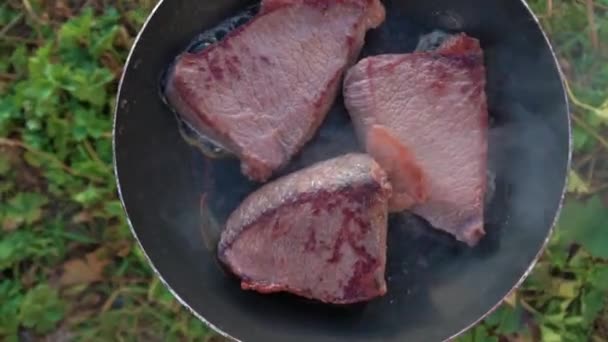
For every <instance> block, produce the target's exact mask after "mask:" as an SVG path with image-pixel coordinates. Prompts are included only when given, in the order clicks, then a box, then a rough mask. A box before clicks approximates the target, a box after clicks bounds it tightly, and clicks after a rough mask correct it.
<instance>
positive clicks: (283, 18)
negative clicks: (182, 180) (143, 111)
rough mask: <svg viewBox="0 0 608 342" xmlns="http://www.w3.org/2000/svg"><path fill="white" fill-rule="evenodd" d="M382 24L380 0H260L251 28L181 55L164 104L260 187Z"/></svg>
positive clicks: (323, 109)
mask: <svg viewBox="0 0 608 342" xmlns="http://www.w3.org/2000/svg"><path fill="white" fill-rule="evenodd" d="M383 21H384V7H383V6H382V4H381V3H380V1H379V0H340V1H318V0H264V1H262V6H261V9H260V12H259V14H258V15H257V16H256V17H255V18H254V19H252V20H251V21H250V22H249V23H247V24H245V25H243V26H241V27H239V28H238V29H236V30H235V31H233V32H231V33H230V34H228V36H227V37H226V38H225V39H223V40H222V41H220V42H219V43H217V44H214V45H212V46H210V47H208V48H206V49H204V50H203V51H201V52H198V53H185V54H183V55H181V56H180V57H179V58H178V59H177V61H176V63H175V65H174V67H173V68H172V71H171V72H170V74H169V77H168V83H167V87H166V95H167V99H168V101H169V102H170V104H171V105H172V106H173V107H174V108H175V109H176V111H177V112H178V113H179V114H180V115H181V117H182V118H183V119H184V120H185V121H186V122H187V123H189V124H190V125H191V126H192V127H193V128H194V129H195V130H197V131H198V132H199V133H201V134H202V135H204V136H206V137H208V138H209V139H211V140H213V141H215V142H216V143H218V144H219V145H221V146H223V147H224V148H225V149H227V150H229V151H230V152H232V153H234V154H236V155H237V156H238V157H239V158H240V160H241V162H242V170H243V173H244V174H245V175H247V176H248V177H249V178H251V179H253V180H257V181H265V180H267V179H268V178H269V177H270V176H271V175H272V173H273V172H274V171H275V170H277V169H279V168H281V167H282V166H284V165H285V164H286V163H287V162H288V161H289V160H290V158H291V157H292V156H293V155H294V154H296V153H297V152H298V151H299V150H300V149H301V148H302V146H303V145H304V144H305V143H306V142H307V141H309V140H310V139H311V138H312V137H313V135H314V134H315V132H316V130H317V129H318V127H319V126H320V125H321V123H322V121H323V120H324V118H325V116H326V114H327V112H328V111H329V109H330V107H331V105H332V104H333V102H334V100H335V97H336V95H337V92H338V89H339V87H340V83H341V80H342V75H343V73H344V71H345V70H346V68H347V67H348V66H350V65H351V63H353V62H354V60H355V58H356V57H357V55H358V54H359V51H360V50H361V47H362V46H363V42H364V38H365V33H366V31H367V30H368V29H370V28H373V27H377V26H378V25H380V24H381V23H382V22H383Z"/></svg>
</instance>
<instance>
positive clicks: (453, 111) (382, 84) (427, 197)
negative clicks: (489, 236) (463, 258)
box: [344, 34, 488, 245]
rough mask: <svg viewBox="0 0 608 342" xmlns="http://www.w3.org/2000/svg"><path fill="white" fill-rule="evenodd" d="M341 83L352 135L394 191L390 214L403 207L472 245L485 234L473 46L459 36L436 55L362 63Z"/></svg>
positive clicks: (479, 84) (480, 68)
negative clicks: (353, 128)
mask: <svg viewBox="0 0 608 342" xmlns="http://www.w3.org/2000/svg"><path fill="white" fill-rule="evenodd" d="M344 84H345V90H344V94H345V101H346V106H347V108H348V110H349V112H350V115H351V116H352V118H353V121H354V124H355V127H356V130H357V133H358V135H359V137H360V138H361V139H362V141H363V142H364V143H365V145H366V147H367V149H368V151H369V153H370V154H372V155H373V156H374V157H375V158H376V159H377V160H378V162H379V163H380V165H382V167H383V168H385V169H386V171H387V173H388V175H389V179H390V181H391V183H392V185H393V188H394V189H393V191H394V192H395V196H394V197H393V199H392V202H391V209H393V210H401V209H405V208H410V209H411V210H412V211H413V212H414V213H416V214H418V215H420V216H422V217H423V218H425V219H426V220H427V221H429V223H431V225H433V226H434V227H436V228H438V229H442V230H445V231H446V232H449V233H451V234H453V235H454V236H455V237H456V238H457V239H459V240H461V241H463V242H466V243H468V244H469V245H475V244H476V243H477V242H478V241H479V239H480V238H481V237H482V236H483V235H484V234H485V232H484V227H483V226H484V222H483V209H484V208H483V206H484V195H485V190H486V168H487V149H488V141H487V130H488V110H487V104H486V95H485V85H486V73H485V67H484V62H483V52H482V50H481V48H480V45H479V42H478V41H477V40H476V39H473V38H470V37H467V36H466V35H464V34H460V35H456V36H452V37H451V38H449V39H448V40H446V41H445V42H443V44H442V45H441V46H440V47H439V48H438V49H437V50H435V51H425V52H414V53H411V54H405V55H383V56H376V57H371V58H367V59H364V60H362V61H361V62H360V63H358V64H357V65H356V66H355V67H353V68H352V69H351V70H350V71H349V72H348V74H347V76H346V78H345V82H344Z"/></svg>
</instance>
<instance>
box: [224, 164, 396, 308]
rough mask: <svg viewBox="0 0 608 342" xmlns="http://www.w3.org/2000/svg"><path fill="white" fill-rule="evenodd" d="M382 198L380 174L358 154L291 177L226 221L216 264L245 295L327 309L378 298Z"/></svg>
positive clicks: (382, 287) (381, 289)
mask: <svg viewBox="0 0 608 342" xmlns="http://www.w3.org/2000/svg"><path fill="white" fill-rule="evenodd" d="M390 192H391V188H390V185H389V184H388V180H387V177H386V174H385V173H384V171H383V170H382V169H381V168H380V167H379V165H378V164H377V163H376V162H375V161H374V160H373V159H372V158H371V157H369V156H368V155H365V154H348V155H345V156H342V157H338V158H335V159H331V160H329V161H325V162H321V163H318V164H316V165H313V166H311V167H309V168H307V169H304V170H301V171H299V172H295V173H292V174H290V175H288V176H285V177H283V178H280V179H279V180H277V181H274V182H272V183H269V184H267V185H265V186H263V187H262V188H261V189H260V190H258V191H256V192H255V193H253V194H252V195H250V196H249V197H248V198H247V199H246V200H245V201H244V202H243V203H242V205H241V206H240V207H239V208H238V209H237V210H236V211H235V212H234V213H233V214H232V215H231V216H230V218H229V219H228V223H227V225H226V228H225V230H224V233H223V235H222V239H221V241H220V244H219V258H220V260H221V261H222V262H223V263H224V264H226V265H227V266H228V268H230V270H232V272H233V273H234V274H236V275H237V276H238V277H239V278H241V280H242V282H241V286H242V288H243V289H247V290H255V291H258V292H262V293H273V292H290V293H293V294H296V295H299V296H303V297H306V298H310V299H316V300H319V301H323V302H326V303H333V304H351V303H356V302H361V301H367V300H371V299H373V298H375V297H378V296H382V295H384V294H385V293H386V283H385V280H384V272H385V265H386V231H387V216H388V198H389V196H390Z"/></svg>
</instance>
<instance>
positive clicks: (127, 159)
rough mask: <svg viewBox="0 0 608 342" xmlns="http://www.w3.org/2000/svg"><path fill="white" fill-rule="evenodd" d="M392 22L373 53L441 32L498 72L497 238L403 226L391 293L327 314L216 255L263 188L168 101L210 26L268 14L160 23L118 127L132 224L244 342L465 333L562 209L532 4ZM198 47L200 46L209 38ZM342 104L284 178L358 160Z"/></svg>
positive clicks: (457, 9) (124, 92) (559, 101)
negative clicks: (167, 87)
mask: <svg viewBox="0 0 608 342" xmlns="http://www.w3.org/2000/svg"><path fill="white" fill-rule="evenodd" d="M383 3H384V4H385V6H386V8H387V21H386V22H385V24H384V25H383V26H381V27H380V28H379V29H377V30H374V31H372V32H370V33H369V34H368V36H367V40H366V41H367V43H366V46H365V48H364V50H363V52H362V57H365V56H369V55H376V54H381V53H405V52H411V51H413V50H414V49H415V48H416V46H417V44H418V41H419V37H420V36H421V35H423V34H426V33H429V32H431V31H433V30H435V29H441V30H445V31H448V32H460V31H464V32H466V33H468V34H470V35H471V36H474V37H476V38H479V39H480V41H481V43H482V46H483V48H484V52H485V59H486V68H487V70H488V87H487V94H488V101H489V108H490V115H491V120H492V126H491V129H490V152H489V158H490V160H489V166H490V170H491V173H492V174H493V175H494V176H495V177H494V179H495V193H494V194H493V196H492V198H491V202H490V203H489V204H488V206H487V210H486V215H485V220H486V230H487V231H488V236H487V237H486V238H485V239H484V240H483V241H482V242H481V244H480V245H479V246H478V247H476V248H474V249H470V248H468V247H465V246H463V245H462V244H460V243H457V242H456V241H454V240H453V239H452V238H451V237H449V236H446V235H444V234H442V233H440V232H438V231H436V230H432V229H429V228H428V227H427V225H426V223H425V222H423V221H422V220H420V219H418V218H417V217H415V216H412V215H407V214H401V215H393V216H392V217H391V219H390V226H389V246H388V251H389V252H388V253H389V255H388V268H387V274H386V277H387V282H388V287H389V293H388V294H387V295H386V296H385V297H383V298H381V299H378V300H375V301H372V302H370V303H367V304H362V305H356V306H349V307H340V308H337V307H329V306H326V305H321V304H317V303H313V302H310V301H306V300H302V299H299V298H296V297H293V296H290V295H272V296H264V295H258V294H255V293H252V292H243V291H241V290H240V288H239V284H238V281H236V280H235V279H233V278H232V277H230V276H229V275H227V274H225V273H224V272H223V271H222V269H221V267H220V265H219V264H218V262H217V260H216V258H215V248H216V247H215V246H216V241H217V239H218V236H219V233H220V232H221V227H222V224H223V222H225V220H226V218H227V217H228V215H229V214H230V213H231V212H232V210H234V209H235V208H236V206H238V204H239V203H240V202H241V201H242V200H243V198H244V197H245V196H247V195H248V194H249V193H251V192H252V191H254V190H255V189H256V188H257V187H259V184H255V183H251V182H249V181H247V180H246V179H245V178H244V177H243V176H242V175H241V172H240V166H239V162H238V161H236V160H233V159H230V158H209V157H207V156H206V155H205V154H203V153H201V149H200V148H197V147H195V146H193V145H191V144H188V143H187V142H186V141H185V140H184V139H183V137H182V134H181V133H180V129H179V128H178V125H177V123H176V121H175V118H174V116H173V115H172V113H171V110H170V109H169V108H168V107H167V106H166V104H165V103H163V101H162V98H161V96H159V92H158V89H159V87H158V85H159V83H160V82H161V79H162V75H163V72H164V71H165V70H166V68H167V66H168V65H170V63H171V61H172V60H173V58H175V56H176V55H177V54H179V53H180V52H181V51H183V50H184V49H187V48H190V49H197V48H204V46H197V45H196V44H194V45H193V44H192V39H193V38H194V37H196V36H197V35H198V34H200V33H201V32H205V31H207V30H208V29H210V28H211V27H215V26H217V25H218V24H219V23H221V22H222V21H224V20H225V19H227V18H230V17H234V16H235V15H237V14H238V13H242V11H244V10H246V9H248V8H250V7H249V6H251V5H255V4H254V3H252V2H249V1H238V0H229V1H225V0H223V1H219V0H218V1H205V2H199V1H194V0H171V1H164V2H162V3H161V4H160V5H159V7H158V8H157V9H156V11H155V13H154V14H153V15H152V17H151V18H150V20H149V22H148V24H147V26H146V28H145V29H144V30H143V32H142V34H141V37H140V39H139V41H138V43H137V45H136V47H135V48H134V51H133V53H132V56H131V58H130V60H129V64H128V66H127V68H126V72H125V76H124V80H123V83H122V88H121V92H120V94H119V100H118V103H119V105H118V110H117V117H116V125H115V158H116V170H117V177H118V181H119V188H120V191H121V196H122V199H123V202H124V204H125V208H126V210H127V213H128V215H129V218H130V222H131V224H132V227H133V230H134V232H135V234H136V236H137V237H138V238H139V240H140V242H141V244H142V246H143V248H144V250H145V252H146V254H147V255H148V256H149V258H150V260H151V262H152V264H153V266H154V268H155V269H156V270H157V271H158V272H159V274H160V276H161V277H162V278H163V279H164V280H165V281H166V282H167V284H168V285H169V286H170V287H171V288H172V290H173V291H174V292H175V294H176V295H177V296H178V297H179V298H180V299H181V300H183V302H184V303H185V304H186V305H187V306H189V307H190V308H191V309H192V310H193V311H194V312H195V313H196V314H198V315H199V316H201V317H203V318H204V319H205V320H206V321H208V322H209V323H211V324H212V325H214V326H215V327H216V328H218V329H220V330H221V331H223V332H225V333H227V334H229V335H230V336H232V337H234V338H236V339H239V340H245V341H268V340H270V341H273V340H290V341H310V340H315V341H342V340H344V341H347V340H349V341H350V340H366V341H369V340H371V341H403V340H408V341H435V340H442V339H445V338H448V337H450V336H452V335H454V334H455V333H457V332H459V331H460V330H462V329H464V328H465V327H467V326H468V325H470V324H471V323H473V322H474V321H476V320H477V319H479V318H480V317H481V316H482V315H483V314H484V313H486V312H487V311H488V310H490V309H491V308H492V307H493V306H494V305H495V304H496V303H498V302H499V301H500V300H501V298H502V297H503V296H504V295H505V294H506V293H507V292H508V291H509V290H510V289H511V288H512V287H513V286H514V285H515V284H516V283H517V282H518V281H519V280H520V278H521V277H522V276H523V275H524V273H525V272H526V271H527V270H528V268H529V266H530V264H531V263H532V262H533V260H534V259H535V257H536V256H537V253H538V252H539V250H540V249H541V247H542V245H543V243H544V242H545V239H546V237H547V235H548V233H549V231H550V228H551V225H552V223H553V221H554V218H555V215H556V213H557V211H558V207H559V205H560V201H561V197H562V193H563V187H564V179H565V174H566V170H567V165H568V160H569V137H568V135H569V125H568V112H567V105H566V103H565V98H564V96H563V89H562V84H561V82H560V78H559V74H558V70H557V67H556V65H555V60H554V58H553V55H552V53H551V51H550V48H549V47H548V45H547V43H546V41H545V38H544V36H543V35H542V32H541V31H540V30H539V28H538V25H537V23H536V22H535V21H534V20H533V18H532V17H531V15H530V13H529V11H528V10H527V8H526V7H525V6H524V5H523V3H520V2H517V1H510V0H504V1H492V2H488V1H484V0H461V1H450V0H445V1H441V0H436V1H411V0H403V1H397V0H392V1H390V0H385V1H383ZM199 38H200V37H199ZM199 42H200V39H199ZM359 149H360V148H359V145H358V144H357V141H356V139H355V136H354V132H353V130H352V127H351V124H350V121H349V118H348V114H347V112H346V110H345V108H344V105H343V99H342V98H341V97H340V98H338V99H337V100H336V103H335V104H334V106H333V108H332V110H331V112H330V113H329V115H328V118H327V120H326V122H325V123H324V124H323V126H322V128H321V130H320V131H319V133H318V134H317V136H316V137H315V139H314V140H313V141H312V142H311V143H310V144H308V145H307V146H306V147H305V149H304V150H303V151H302V153H301V154H299V155H298V156H297V157H296V158H295V159H294V160H293V161H292V163H291V164H290V165H289V166H288V167H287V169H285V170H283V171H282V174H285V173H288V172H292V171H294V170H297V169H300V168H303V167H305V166H307V165H310V164H312V163H314V162H317V161H320V160H325V159H328V158H331V157H334V156H338V155H341V154H344V153H347V152H351V151H358V150H359Z"/></svg>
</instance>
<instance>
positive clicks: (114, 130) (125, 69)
mask: <svg viewBox="0 0 608 342" xmlns="http://www.w3.org/2000/svg"><path fill="white" fill-rule="evenodd" d="M519 2H520V3H521V4H522V5H523V6H524V8H525V9H526V11H527V12H528V15H529V16H531V18H533V19H534V22H535V24H536V27H537V29H538V30H539V31H540V32H541V34H542V36H543V39H544V41H545V45H546V46H547V47H548V48H549V51H550V52H551V56H552V59H553V64H554V67H555V69H556V71H557V72H558V74H559V78H560V83H561V88H562V96H563V97H564V103H565V110H566V112H567V120H566V121H567V135H568V156H567V163H566V170H567V171H566V175H565V179H564V181H563V189H562V193H561V196H560V199H559V204H558V207H557V210H556V212H555V216H554V218H553V222H552V223H551V226H550V227H549V230H548V233H547V237H546V238H545V240H544V241H543V244H542V245H541V247H540V249H539V251H538V253H537V254H536V256H535V257H534V258H533V259H532V261H531V262H530V265H529V266H528V268H527V269H526V270H525V272H524V273H523V274H522V276H521V277H520V278H519V280H518V281H517V282H516V283H515V284H514V285H513V286H512V287H511V289H510V290H509V291H507V293H506V294H505V295H504V296H503V297H502V299H501V300H500V301H499V302H498V303H496V304H495V305H494V306H492V307H491V308H490V309H489V310H488V311H487V312H486V313H485V314H483V315H482V316H481V317H479V318H478V319H477V320H475V321H473V322H472V323H470V324H469V325H467V326H466V327H464V328H463V329H461V330H460V331H458V332H457V333H455V334H453V335H452V336H450V337H448V338H446V339H444V340H443V342H447V341H452V340H454V339H456V338H458V337H460V336H462V335H463V334H465V333H466V332H468V331H469V330H470V329H472V328H473V327H475V326H476V325H478V324H479V323H480V322H481V321H483V320H484V319H486V318H487V317H488V316H489V315H491V314H492V313H493V312H495V311H496V310H497V309H498V308H499V307H500V305H502V304H503V302H504V300H505V298H507V297H509V296H510V295H511V294H512V293H514V292H515V291H516V290H517V289H518V288H520V287H521V285H522V284H523V282H524V281H525V280H526V279H527V278H528V277H529V275H530V274H531V273H532V271H533V270H534V268H535V266H536V265H537V263H538V261H539V259H540V258H541V257H542V255H543V254H544V252H545V250H546V249H547V246H548V244H549V242H550V240H551V237H552V236H553V234H554V232H555V228H556V226H557V223H558V220H559V218H560V215H561V211H562V209H563V206H564V202H565V198H566V195H567V184H568V170H570V168H571V166H572V152H573V146H572V144H573V142H572V119H571V114H570V108H571V105H570V101H569V97H568V94H567V92H566V88H565V75H564V73H563V70H562V67H561V65H560V63H559V60H558V57H557V55H556V53H555V49H554V47H553V45H552V43H551V40H550V39H549V37H548V35H547V33H546V32H545V30H544V29H543V27H542V25H541V23H540V21H539V19H538V17H537V16H536V15H535V14H534V12H533V11H532V9H531V8H530V6H529V5H528V3H527V2H526V1H525V0H519ZM164 3H165V0H159V1H158V3H157V4H156V5H155V6H154V8H153V9H152V10H151V11H150V14H149V15H148V16H147V18H146V20H145V22H144V23H143V25H142V26H141V28H140V29H139V32H138V34H137V36H136V37H135V39H134V41H133V44H132V46H131V49H130V50H129V54H128V56H127V59H126V60H125V63H124V67H123V71H122V74H121V77H120V80H119V83H118V90H117V93H116V94H117V97H116V99H117V101H116V104H115V106H114V118H113V123H112V163H113V172H114V178H115V181H116V187H117V192H118V197H119V199H120V203H121V206H122V209H123V211H124V214H125V216H126V217H125V218H126V222H127V225H128V226H129V230H130V231H131V234H132V235H133V237H134V238H135V240H136V242H137V244H138V246H139V247H140V249H141V251H142V253H143V255H144V257H145V259H146V261H147V264H148V265H149V266H150V267H151V269H152V271H153V272H154V274H155V275H156V277H158V279H159V280H160V282H161V283H162V284H163V286H165V288H166V289H167V290H168V291H169V292H170V293H171V294H172V295H173V297H174V298H175V299H176V300H177V301H178V302H179V303H180V304H181V305H182V306H184V307H185V308H186V309H187V310H188V311H190V313H191V314H192V315H194V316H195V317H196V318H197V319H198V320H200V321H201V322H203V323H204V324H205V325H207V326H208V327H210V328H211V329H213V330H214V331H215V332H217V333H218V334H220V335H221V336H223V337H225V338H228V339H230V340H233V341H236V342H243V341H242V340H239V339H237V338H236V337H234V336H232V335H230V334H229V333H228V332H226V331H224V330H222V329H220V328H219V327H217V326H216V325H215V324H213V323H212V322H210V321H209V320H207V319H206V318H205V317H203V316H202V315H201V314H200V313H198V312H197V311H196V310H195V309H193V308H192V307H191V306H190V305H189V304H188V303H187V302H186V301H185V300H184V299H183V298H182V297H181V296H180V295H179V294H178V293H177V292H176V291H175V290H174V289H173V288H172V287H171V285H170V284H169V283H168V282H167V281H166V279H165V278H164V277H163V275H162V274H161V273H160V271H159V270H158V269H157V267H156V265H155V264H154V263H153V262H152V259H151V258H150V256H149V255H148V252H147V251H146V249H145V248H144V246H143V244H142V242H141V240H140V238H139V236H138V234H137V232H136V231H135V227H134V226H133V223H132V222H131V219H130V216H129V212H128V210H127V206H126V203H125V200H124V196H123V193H122V186H121V183H120V177H119V171H118V162H117V153H116V147H117V139H116V136H117V121H118V113H119V111H120V107H121V105H120V103H121V100H120V97H121V96H120V95H121V93H122V87H123V84H124V81H125V78H126V75H127V73H128V71H129V66H130V65H131V62H132V57H133V55H134V52H135V50H136V49H137V47H138V44H139V42H140V39H141V37H142V35H143V33H144V32H145V31H146V29H147V27H148V25H149V24H150V22H151V20H152V18H154V16H155V15H156V12H157V11H158V10H159V9H160V7H162V5H163V4H164Z"/></svg>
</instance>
